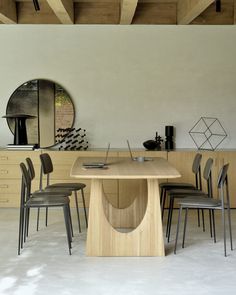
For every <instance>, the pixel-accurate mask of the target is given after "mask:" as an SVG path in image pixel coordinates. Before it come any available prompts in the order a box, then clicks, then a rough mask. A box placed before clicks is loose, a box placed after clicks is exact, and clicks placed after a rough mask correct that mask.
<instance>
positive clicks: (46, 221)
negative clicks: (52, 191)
mask: <svg viewBox="0 0 236 295" xmlns="http://www.w3.org/2000/svg"><path fill="white" fill-rule="evenodd" d="M45 226H48V207H46V218H45Z"/></svg>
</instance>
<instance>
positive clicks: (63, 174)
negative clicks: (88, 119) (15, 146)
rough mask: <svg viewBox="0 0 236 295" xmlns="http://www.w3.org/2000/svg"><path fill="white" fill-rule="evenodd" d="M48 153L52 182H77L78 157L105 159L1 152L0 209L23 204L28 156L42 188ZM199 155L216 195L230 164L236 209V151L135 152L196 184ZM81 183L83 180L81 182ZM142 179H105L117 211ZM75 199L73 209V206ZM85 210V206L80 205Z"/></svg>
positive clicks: (123, 154)
mask: <svg viewBox="0 0 236 295" xmlns="http://www.w3.org/2000/svg"><path fill="white" fill-rule="evenodd" d="M42 152H47V153H49V154H50V156H51V157H52V161H53V164H54V172H53V174H52V176H51V183H53V182H74V181H75V180H74V179H72V178H71V177H70V169H71V167H72V164H73V163H74V161H75V160H76V158H77V157H79V156H86V157H104V155H105V152H104V151H56V150H42V151H7V150H0V207H18V206H19V202H20V185H21V174H20V168H19V163H20V162H22V161H24V160H25V158H26V157H30V158H31V159H32V161H33V163H34V165H35V170H36V178H35V180H34V182H33V189H38V187H39V171H40V161H39V154H40V153H42ZM197 152H200V153H201V154H202V155H203V159H202V167H203V168H204V165H205V162H206V160H207V159H208V157H212V158H213V160H214V164H213V189H214V193H216V181H217V175H218V172H219V170H220V168H221V166H222V165H223V164H225V163H230V168H229V188H230V197H231V207H233V208H236V197H235V194H236V182H234V177H235V175H236V151H227V150H225V151H214V152H211V151H197V150H175V151H170V152H167V151H144V150H143V151H142V150H140V151H134V152H133V154H134V156H148V157H163V158H165V159H167V160H168V161H169V162H170V163H171V164H173V166H174V167H175V168H176V169H177V170H178V171H179V172H180V174H181V175H182V177H181V178H179V179H176V181H187V182H191V183H194V177H193V174H192V172H191V166H192V162H193V158H194V156H195V154H196V153H197ZM109 157H129V153H128V152H127V151H120V150H117V151H110V153H109ZM78 181H80V180H78ZM81 182H83V183H85V184H86V185H87V186H86V189H85V198H86V204H87V206H88V204H89V194H90V181H89V180H81ZM138 182H139V180H108V179H107V180H104V181H103V186H104V191H105V193H106V195H107V197H108V199H109V201H110V202H111V203H112V205H113V206H115V207H117V208H125V207H127V206H128V205H129V204H131V203H132V201H133V200H134V198H135V197H136V195H137V192H138V191H137V190H138V187H139V186H138ZM203 187H204V188H205V183H204V181H203ZM73 205H74V204H73V199H72V206H73ZM80 206H81V207H82V204H80Z"/></svg>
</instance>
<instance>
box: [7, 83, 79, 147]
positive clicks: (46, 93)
mask: <svg viewBox="0 0 236 295" xmlns="http://www.w3.org/2000/svg"><path fill="white" fill-rule="evenodd" d="M16 113H18V114H19V113H20V114H27V115H32V116H35V118H33V119H31V120H27V121H26V129H27V136H28V144H38V145H39V146H40V147H42V148H44V147H50V146H53V145H55V144H57V143H59V142H61V141H62V140H63V139H64V137H65V136H66V135H67V134H68V132H69V130H70V128H71V127H72V126H73V123H74V115H75V112H74V106H73V103H72V100H71V98H70V96H69V94H68V92H67V91H66V90H65V89H64V88H63V87H62V86H60V85H59V84H57V83H54V82H52V81H49V80H44V79H37V80H31V81H28V82H26V83H24V84H23V85H21V86H20V87H18V88H17V89H16V90H15V91H14V93H13V94H12V95H11V97H10V99H9V101H8V105H7V110H6V114H7V115H12V114H16ZM7 122H8V125H9V128H10V130H11V131H12V133H13V134H14V129H15V122H14V119H12V118H7Z"/></svg>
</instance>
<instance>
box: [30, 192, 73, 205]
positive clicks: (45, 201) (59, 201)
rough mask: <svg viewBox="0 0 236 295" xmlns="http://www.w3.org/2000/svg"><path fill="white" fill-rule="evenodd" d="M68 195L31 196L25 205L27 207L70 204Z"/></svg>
mask: <svg viewBox="0 0 236 295" xmlns="http://www.w3.org/2000/svg"><path fill="white" fill-rule="evenodd" d="M69 202H70V201H69V198H68V197H53V198H52V197H50V196H46V195H45V196H43V197H34V198H30V199H29V200H28V201H27V202H26V204H25V206H26V207H37V208H38V207H57V206H58V207H59V206H64V205H67V204H69Z"/></svg>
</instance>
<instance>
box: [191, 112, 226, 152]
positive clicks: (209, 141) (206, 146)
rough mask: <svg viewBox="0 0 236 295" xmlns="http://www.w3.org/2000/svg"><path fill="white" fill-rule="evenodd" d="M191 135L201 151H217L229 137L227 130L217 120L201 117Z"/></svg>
mask: <svg viewBox="0 0 236 295" xmlns="http://www.w3.org/2000/svg"><path fill="white" fill-rule="evenodd" d="M189 135H190V136H191V137H192V140H193V141H194V143H195V144H196V146H197V148H198V149H200V150H213V151H214V150H215V149H216V148H217V147H218V146H219V145H220V144H221V143H222V141H223V140H224V139H225V138H226V137H227V134H226V132H225V129H224V128H223V126H222V125H221V123H220V121H219V120H218V119H217V118H211V117H201V118H200V119H199V120H198V121H197V123H196V124H195V125H194V126H193V128H192V129H191V130H190V131H189Z"/></svg>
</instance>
